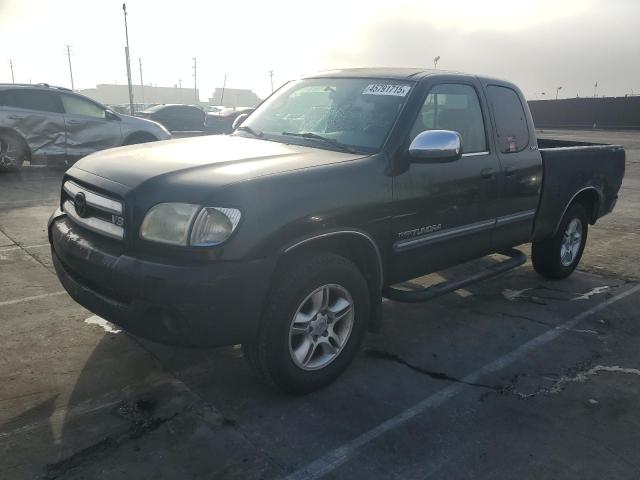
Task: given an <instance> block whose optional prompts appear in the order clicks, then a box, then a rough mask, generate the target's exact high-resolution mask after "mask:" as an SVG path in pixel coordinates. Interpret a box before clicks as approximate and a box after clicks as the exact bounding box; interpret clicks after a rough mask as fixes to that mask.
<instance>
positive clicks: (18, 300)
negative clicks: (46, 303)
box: [0, 290, 67, 307]
mask: <svg viewBox="0 0 640 480" xmlns="http://www.w3.org/2000/svg"><path fill="white" fill-rule="evenodd" d="M65 293H67V292H65V291H64V290H63V291H61V292H53V293H43V294H42V295H33V296H31V297H22V298H15V299H13V300H5V301H4V302H0V307H5V306H7V305H14V304H16V303H22V302H31V301H32V300H40V299H41V298H47V297H55V296H57V295H62V294H65Z"/></svg>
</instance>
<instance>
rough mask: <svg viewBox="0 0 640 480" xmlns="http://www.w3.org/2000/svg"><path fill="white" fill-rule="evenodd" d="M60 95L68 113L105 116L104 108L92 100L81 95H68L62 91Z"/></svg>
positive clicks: (97, 116)
mask: <svg viewBox="0 0 640 480" xmlns="http://www.w3.org/2000/svg"><path fill="white" fill-rule="evenodd" d="M60 96H61V97H62V105H63V106H64V111H65V113H68V114H69V115H83V116H85V117H93V118H105V117H106V113H105V110H104V109H103V108H102V107H100V106H99V105H96V104H95V103H93V102H90V101H88V100H85V99H84V98H81V97H76V96H75V95H68V94H66V93H63V94H61V95H60Z"/></svg>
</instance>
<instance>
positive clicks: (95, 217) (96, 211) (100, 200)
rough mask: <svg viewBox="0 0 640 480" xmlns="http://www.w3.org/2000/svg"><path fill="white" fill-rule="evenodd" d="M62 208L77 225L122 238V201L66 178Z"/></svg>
mask: <svg viewBox="0 0 640 480" xmlns="http://www.w3.org/2000/svg"><path fill="white" fill-rule="evenodd" d="M63 191H64V194H63V200H62V210H64V212H65V213H66V214H67V215H68V217H69V218H70V219H71V220H72V221H73V222H74V223H76V224H77V225H79V226H81V227H84V228H86V229H88V230H91V231H92V232H96V233H99V234H102V235H105V236H107V237H110V238H114V239H116V240H123V239H124V207H123V205H122V202H120V201H118V200H114V199H113V198H110V197H107V196H105V195H102V194H101V193H97V192H94V191H92V190H90V189H88V188H85V187H83V186H80V185H78V184H77V183H75V182H73V181H71V180H67V181H65V182H64V185H63Z"/></svg>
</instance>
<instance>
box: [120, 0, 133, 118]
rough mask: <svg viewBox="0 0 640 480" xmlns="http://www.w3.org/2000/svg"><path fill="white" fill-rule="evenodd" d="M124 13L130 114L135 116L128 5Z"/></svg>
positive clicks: (125, 5) (125, 6) (124, 4)
mask: <svg viewBox="0 0 640 480" xmlns="http://www.w3.org/2000/svg"><path fill="white" fill-rule="evenodd" d="M122 11H123V12H124V34H125V37H126V39H127V44H126V46H125V47H124V55H125V57H126V59H127V83H128V84H129V112H130V113H131V115H133V114H134V113H135V112H134V109H133V85H131V63H130V61H129V29H128V27H127V4H126V3H123V4H122Z"/></svg>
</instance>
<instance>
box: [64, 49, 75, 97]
mask: <svg viewBox="0 0 640 480" xmlns="http://www.w3.org/2000/svg"><path fill="white" fill-rule="evenodd" d="M66 47H67V58H68V59H69V75H70V76H71V90H75V89H76V87H75V86H74V84H73V69H72V68H71V46H70V45H66Z"/></svg>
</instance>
